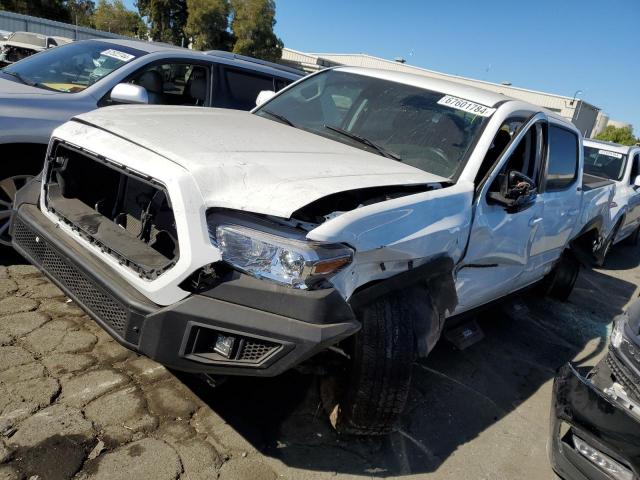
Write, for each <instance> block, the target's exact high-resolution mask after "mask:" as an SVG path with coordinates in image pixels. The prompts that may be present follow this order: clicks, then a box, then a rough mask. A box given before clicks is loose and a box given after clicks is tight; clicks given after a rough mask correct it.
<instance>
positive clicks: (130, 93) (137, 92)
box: [111, 83, 149, 105]
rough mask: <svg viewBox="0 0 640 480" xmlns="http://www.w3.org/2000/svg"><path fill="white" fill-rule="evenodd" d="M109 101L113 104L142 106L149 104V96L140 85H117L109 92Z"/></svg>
mask: <svg viewBox="0 0 640 480" xmlns="http://www.w3.org/2000/svg"><path fill="white" fill-rule="evenodd" d="M111 101H113V102H115V103H130V104H134V105H144V104H147V103H149V94H148V93H147V91H146V90H145V89H144V88H143V87H141V86H140V85H134V84H133V83H119V84H118V85H116V86H115V87H113V90H111Z"/></svg>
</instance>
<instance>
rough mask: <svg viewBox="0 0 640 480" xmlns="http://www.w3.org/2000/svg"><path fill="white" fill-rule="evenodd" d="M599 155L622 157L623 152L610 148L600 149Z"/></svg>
mask: <svg viewBox="0 0 640 480" xmlns="http://www.w3.org/2000/svg"><path fill="white" fill-rule="evenodd" d="M598 155H606V156H607V157H613V158H622V154H621V153H617V152H610V151H609V150H598Z"/></svg>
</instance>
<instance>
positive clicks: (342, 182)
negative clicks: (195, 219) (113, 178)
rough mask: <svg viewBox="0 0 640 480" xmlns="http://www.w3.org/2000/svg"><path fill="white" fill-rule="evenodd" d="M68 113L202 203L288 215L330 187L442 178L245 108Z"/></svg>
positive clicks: (112, 109)
mask: <svg viewBox="0 0 640 480" xmlns="http://www.w3.org/2000/svg"><path fill="white" fill-rule="evenodd" d="M76 119H77V120H78V121H80V122H82V123H85V124H89V125H91V126H94V127H97V128H99V129H102V130H105V131H108V132H110V133H112V134H114V135H117V136H119V137H122V138H124V139H127V140H128V141H130V142H133V143H135V144H137V145H140V146H142V147H144V148H146V149H148V150H151V151H153V152H155V153H157V154H159V155H161V156H163V157H165V158H166V159H168V160H170V161H172V162H174V163H176V164H178V165H180V166H182V167H183V168H184V169H186V170H187V171H188V172H190V173H191V175H192V176H193V178H194V179H195V181H196V183H197V184H198V187H199V188H200V191H201V193H202V195H203V197H204V198H205V201H206V203H207V206H208V207H223V208H232V209H238V210H246V211H251V212H255V213H263V214H268V215H275V216H280V217H285V218H289V217H290V216H291V215H292V214H293V213H294V212H295V211H296V210H298V209H300V208H302V207H304V206H305V205H307V204H309V203H311V202H313V201H314V200H317V199H319V198H322V197H325V196H328V195H331V194H333V193H338V192H343V191H348V190H357V189H362V188H370V187H382V186H395V185H397V186H401V185H417V184H435V183H439V182H447V181H448V179H445V178H442V177H439V176H437V175H432V174H429V173H426V172H424V171H422V170H419V169H417V168H414V167H411V166H409V165H405V164H403V163H400V162H397V161H395V160H391V159H388V158H384V157H382V156H380V155H376V154H373V153H369V152H365V151H363V150H360V149H358V148H354V147H351V146H348V145H345V144H342V143H340V142H337V141H333V140H330V139H327V138H324V137H321V136H319V135H315V134H312V133H309V132H306V131H303V130H300V129H297V128H293V127H289V126H287V125H284V124H282V123H279V122H276V121H272V120H268V119H266V118H261V117H259V116H257V115H253V114H250V113H247V112H239V111H234V110H223V109H203V108H198V107H171V108H166V107H164V108H163V107H151V106H144V107H109V108H103V109H99V110H95V111H93V112H89V113H86V114H83V115H80V116H78V117H76ZM102 153H103V154H107V152H102ZM107 156H108V154H107Z"/></svg>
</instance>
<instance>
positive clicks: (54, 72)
mask: <svg viewBox="0 0 640 480" xmlns="http://www.w3.org/2000/svg"><path fill="white" fill-rule="evenodd" d="M145 53H146V52H144V51H142V50H137V49H135V48H130V47H125V46H122V45H117V44H114V43H107V42H100V41H95V40H88V41H84V42H77V43H70V44H68V45H63V46H61V47H56V48H52V49H50V50H46V51H44V52H41V53H38V54H37V55H33V56H31V57H27V58H25V59H23V60H20V61H19V62H16V63H14V64H12V65H10V66H8V67H5V68H3V69H2V70H1V71H2V73H5V74H7V75H11V76H12V77H14V78H16V79H18V81H20V82H22V83H26V84H27V85H31V86H34V87H39V88H44V89H47V90H55V91H58V92H65V93H77V92H81V91H82V90H84V89H85V88H87V87H88V86H89V85H92V84H94V83H96V82H97V81H98V80H101V79H103V78H104V77H106V76H107V75H109V74H110V73H112V72H114V71H116V70H117V69H118V68H120V67H122V66H123V65H125V64H127V63H129V62H130V61H132V60H134V59H136V58H138V57H140V56H142V55H145Z"/></svg>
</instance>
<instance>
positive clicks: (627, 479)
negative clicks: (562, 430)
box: [573, 435, 633, 480]
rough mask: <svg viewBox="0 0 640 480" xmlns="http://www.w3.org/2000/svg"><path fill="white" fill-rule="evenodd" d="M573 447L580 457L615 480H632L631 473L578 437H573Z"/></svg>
mask: <svg viewBox="0 0 640 480" xmlns="http://www.w3.org/2000/svg"><path fill="white" fill-rule="evenodd" d="M573 445H574V446H575V448H576V450H577V451H578V453H580V455H582V456H583V457H585V458H586V459H587V460H589V461H590V462H591V463H593V464H594V465H595V466H597V467H598V468H599V469H600V470H602V471H604V472H605V473H607V474H609V475H610V476H611V477H612V478H615V479H616V480H633V472H632V471H631V470H629V469H628V468H626V467H624V466H623V465H621V464H619V463H618V462H616V461H615V460H614V459H613V458H611V457H610V456H609V455H606V454H604V453H602V452H601V451H600V450H598V449H596V448H594V447H592V446H591V445H589V444H588V443H587V442H585V441H584V440H582V439H581V438H580V437H577V436H575V435H573Z"/></svg>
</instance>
